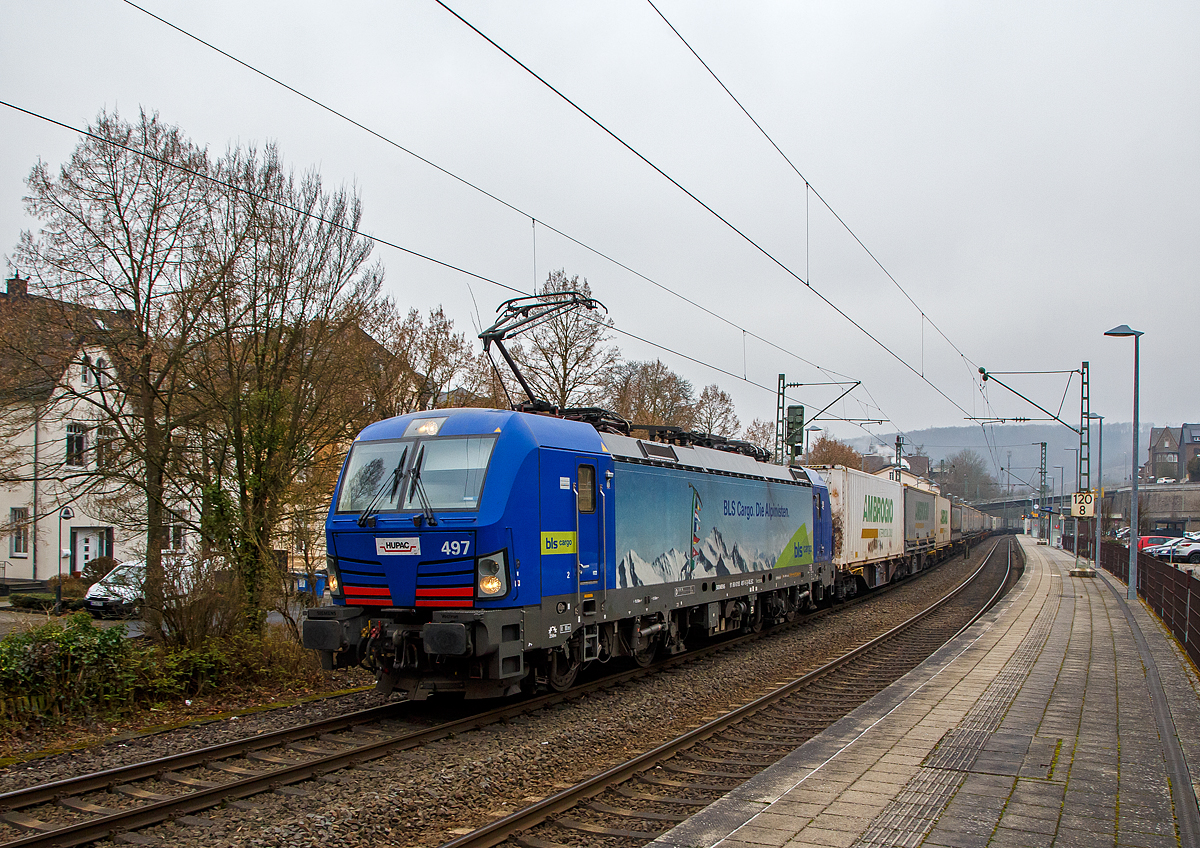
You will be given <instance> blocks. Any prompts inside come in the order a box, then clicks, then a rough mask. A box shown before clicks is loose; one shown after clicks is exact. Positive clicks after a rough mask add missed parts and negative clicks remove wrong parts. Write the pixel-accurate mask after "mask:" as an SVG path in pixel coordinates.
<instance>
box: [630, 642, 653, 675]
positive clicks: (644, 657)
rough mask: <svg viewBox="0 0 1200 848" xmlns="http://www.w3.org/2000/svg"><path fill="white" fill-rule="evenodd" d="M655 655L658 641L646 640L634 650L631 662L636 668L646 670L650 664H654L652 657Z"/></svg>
mask: <svg viewBox="0 0 1200 848" xmlns="http://www.w3.org/2000/svg"><path fill="white" fill-rule="evenodd" d="M657 653H658V640H657V639H653V638H651V639H647V640H646V641H644V642H642V643H641V644H640V645H638V647H637V648H636V649H635V650H634V652H633V661H634V662H635V663H637V664H638V668H648V667H649V666H650V663H652V662H654V655H655V654H657Z"/></svg>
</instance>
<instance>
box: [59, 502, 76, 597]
mask: <svg viewBox="0 0 1200 848" xmlns="http://www.w3.org/2000/svg"><path fill="white" fill-rule="evenodd" d="M74 517H75V510H73V509H71V507H69V506H64V507H63V508H62V509H60V510H59V511H58V583H57V584H56V585H55V587H54V614H55V615H58V613H60V612H62V561H63V546H62V523H63V519H66V520H67V521H70V520H71V519H72V518H74Z"/></svg>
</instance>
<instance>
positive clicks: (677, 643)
mask: <svg viewBox="0 0 1200 848" xmlns="http://www.w3.org/2000/svg"><path fill="white" fill-rule="evenodd" d="M604 430H605V428H604V427H597V426H593V423H588V422H587V421H582V420H568V419H567V418H564V417H560V416H555V415H547V414H532V413H528V412H522V411H511V410H487V409H448V410H436V411H429V412H419V413H412V414H408V415H402V416H399V417H396V418H391V419H388V420H386V421H380V422H377V423H375V424H372V425H370V426H369V427H367V428H366V429H365V430H363V431H362V433H361V434H360V435H359V436H358V438H357V439H355V441H354V443H353V445H352V446H351V449H350V451H349V454H348V456H347V458H346V461H345V464H344V466H343V469H342V473H341V475H340V478H339V482H338V488H337V491H336V493H335V495H334V499H333V502H332V504H331V506H330V510H329V515H328V519H327V523H326V539H327V550H328V557H327V566H328V573H329V586H330V592H331V594H332V598H333V605H332V606H327V607H319V608H315V609H312V610H310V611H309V612H308V615H307V618H306V620H305V622H304V625H303V640H304V645H305V646H306V647H308V648H312V649H315V650H317V651H318V652H319V653H320V655H321V657H322V661H323V663H324V664H325V665H326V667H329V668H332V667H343V666H348V665H352V664H360V663H361V664H366V665H367V666H368V667H370V668H373V669H374V670H375V673H376V675H377V680H378V686H379V688H380V689H382V690H384V691H391V690H392V689H397V690H403V691H404V692H405V693H406V694H407V696H408V697H409V698H410V699H413V700H423V699H425V698H427V697H429V696H430V695H433V694H446V693H454V694H458V695H462V696H465V697H467V698H487V697H500V696H506V695H512V694H516V693H518V692H519V691H521V690H523V689H525V690H531V689H535V688H539V687H548V688H552V689H558V690H562V689H566V688H569V687H570V686H571V685H572V684H573V683H574V681H575V678H576V676H577V674H578V672H579V670H580V669H581V668H583V667H584V666H586V665H587V664H589V663H594V662H605V661H607V660H609V659H611V658H614V657H630V658H632V659H633V661H635V662H636V663H638V664H642V665H645V664H648V663H650V662H651V661H652V660H653V658H654V657H655V655H656V654H658V653H660V652H665V653H678V652H681V651H683V650H685V649H686V646H687V643H688V641H689V640H693V639H695V638H700V637H708V636H712V635H715V634H720V633H727V632H733V631H740V630H747V629H749V630H753V629H758V628H760V627H762V626H764V625H768V624H772V623H778V622H782V621H785V620H790V619H792V618H793V617H794V616H795V615H796V614H798V613H799V612H802V611H804V610H805V609H808V608H810V607H812V606H813V605H816V604H820V603H822V602H826V601H829V600H831V599H836V598H843V597H847V596H849V595H853V594H855V593H857V592H859V591H864V590H867V589H870V588H873V587H875V586H879V585H881V584H883V583H887V582H889V581H891V580H895V579H897V578H899V577H902V576H905V575H907V574H910V573H913V572H916V571H918V570H920V569H921V568H924V567H925V566H926V565H928V564H929V563H931V562H933V561H936V560H937V559H940V558H942V557H945V556H947V555H948V554H950V553H951V552H953V551H954V550H955V549H956V548H958V547H959V546H962V545H964V544H966V543H969V541H970V540H972V539H974V538H978V537H980V536H982V535H985V534H986V533H987V532H989V531H990V530H992V529H994V528H993V524H992V522H991V520H990V518H989V517H988V516H985V515H983V514H982V513H979V512H978V511H976V510H974V509H972V508H970V507H966V506H962V505H958V504H952V503H951V502H950V501H949V500H947V499H945V498H942V497H940V496H939V495H937V494H935V493H933V492H928V491H923V490H922V489H919V488H914V487H911V486H905V485H903V484H902V483H901V482H900V481H893V480H887V479H883V478H879V477H874V476H872V475H868V474H864V473H862V472H859V471H854V470H851V469H845V468H841V467H833V468H826V469H820V470H818V469H812V468H801V467H784V466H779V465H773V464H770V463H768V462H766V461H764V460H765V459H766V457H765V456H764V455H763V454H762V452H761V451H760V450H758V449H756V448H753V447H752V446H749V445H745V444H742V443H730V442H724V441H723V440H720V439H716V438H714V437H706V438H703V439H696V438H688V437H689V436H694V435H695V434H681V433H678V432H665V433H664V432H660V433H657V434H654V433H652V432H650V431H648V434H649V435H655V436H656V438H635V437H634V436H633V435H626V434H623V433H618V432H604Z"/></svg>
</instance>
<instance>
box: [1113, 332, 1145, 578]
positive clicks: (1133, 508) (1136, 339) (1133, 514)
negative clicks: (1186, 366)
mask: <svg viewBox="0 0 1200 848" xmlns="http://www.w3.org/2000/svg"><path fill="white" fill-rule="evenodd" d="M1104 335H1106V336H1114V337H1116V338H1125V337H1126V336H1133V488H1132V489H1131V490H1130V493H1129V585H1128V587H1127V589H1126V591H1125V597H1126V598H1127V599H1128V600H1131V601H1136V600H1137V555H1138V368H1139V364H1140V363H1139V355H1140V350H1139V347H1140V343H1141V340H1142V335H1143V333H1142V331H1141V330H1134V329H1132V328H1131V327H1130V326H1129V325H1128V324H1122V325H1121V326H1119V327H1113V328H1112V329H1111V330H1109V331H1108V332H1107V333H1105V334H1104Z"/></svg>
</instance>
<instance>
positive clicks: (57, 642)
mask: <svg viewBox="0 0 1200 848" xmlns="http://www.w3.org/2000/svg"><path fill="white" fill-rule="evenodd" d="M129 649H130V645H129V643H128V642H127V640H126V639H125V630H124V628H122V627H112V628H108V629H103V630H102V629H100V628H98V627H96V626H95V625H93V624H92V618H91V616H89V615H88V614H87V613H76V614H75V615H73V616H71V618H70V619H68V620H67V622H66V624H65V625H64V624H60V623H58V622H51V623H48V624H44V625H42V626H41V627H35V628H33V629H30V630H27V631H25V632H23V633H21V632H16V633H9V634H8V635H7V636H5V637H4V639H2V640H0V692H2V693H3V695H4V696H5V697H6V698H8V697H13V696H28V697H31V698H32V697H39V696H41V697H43V698H44V699H45V700H46V701H47V702H49V703H51V704H53V705H54V709H55V711H56V712H72V713H77V712H84V713H90V712H100V711H108V710H110V709H111V708H112V707H113V706H116V705H118V704H120V703H123V702H125V701H127V700H128V695H129V689H130V684H131V682H132V678H133V677H134V675H132V674H131V673H130V668H129V665H128V663H127V662H126V659H127V657H128V653H129Z"/></svg>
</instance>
